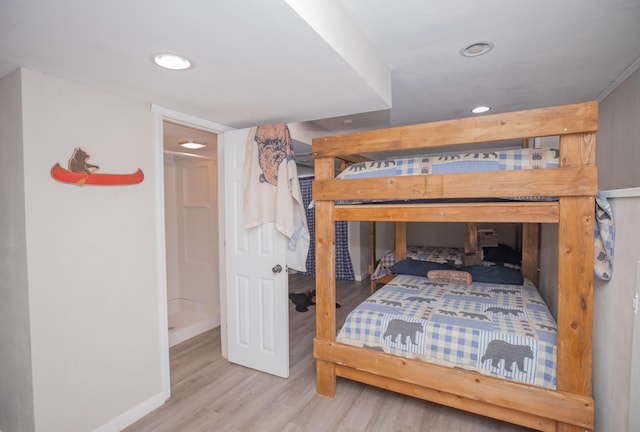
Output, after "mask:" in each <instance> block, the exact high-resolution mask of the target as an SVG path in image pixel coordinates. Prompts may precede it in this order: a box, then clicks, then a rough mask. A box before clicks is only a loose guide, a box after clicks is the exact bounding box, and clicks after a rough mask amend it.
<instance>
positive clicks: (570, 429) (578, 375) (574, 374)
mask: <svg viewBox="0 0 640 432" xmlns="http://www.w3.org/2000/svg"><path fill="white" fill-rule="evenodd" d="M595 152H596V150H595V132H592V133H585V134H572V135H564V136H562V137H561V138H560V155H561V165H562V166H566V167H569V166H595ZM594 208H595V198H594V197H593V196H576V197H561V198H560V203H559V224H558V237H559V241H558V255H559V257H558V258H559V262H558V358H557V363H558V368H557V377H558V380H557V388H558V390H562V391H566V392H570V393H574V394H579V395H584V396H587V397H591V396H592V394H591V392H592V388H591V374H592V364H591V361H592V358H591V356H592V321H593V232H594ZM583 430H584V428H580V427H577V426H573V425H568V424H560V425H559V426H558V431H559V432H578V431H580V432H582V431H583Z"/></svg>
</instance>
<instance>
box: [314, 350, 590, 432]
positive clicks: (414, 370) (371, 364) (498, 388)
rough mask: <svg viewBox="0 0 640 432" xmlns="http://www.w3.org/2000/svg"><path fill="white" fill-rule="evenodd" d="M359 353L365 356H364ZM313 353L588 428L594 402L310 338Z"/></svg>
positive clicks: (411, 383) (583, 397)
mask: <svg viewBox="0 0 640 432" xmlns="http://www.w3.org/2000/svg"><path fill="white" fill-rule="evenodd" d="M363 351H364V353H366V355H363V354H364V353H363ZM314 354H315V356H316V358H318V359H322V360H326V361H331V362H335V363H336V364H338V365H340V366H343V367H348V368H351V369H355V370H357V371H362V372H366V373H368V374H371V375H379V376H382V377H391V378H393V379H394V380H396V381H402V382H403V383H406V384H409V385H414V386H417V387H426V388H429V389H431V390H434V391H437V392H443V393H448V394H451V395H455V396H460V397H464V398H467V399H471V400H475V401H477V402H480V403H482V404H485V405H495V406H498V407H502V408H507V409H510V410H514V411H520V412H523V413H527V414H531V415H534V416H540V417H545V418H548V419H552V420H555V421H558V422H564V423H568V424H573V425H576V426H580V427H582V428H587V429H592V428H593V400H592V399H591V398H590V397H586V396H580V395H575V394H571V393H567V392H562V391H555V390H550V389H544V388H542V387H536V386H532V385H528V384H522V383H518V382H516V381H509V380H504V379H499V378H493V377H490V376H485V375H481V374H478V373H475V372H469V371H464V370H461V369H454V368H450V367H446V366H440V365H436V364H430V363H424V362H421V361H417V360H411V359H407V358H404V357H398V356H393V355H390V354H385V353H382V352H377V351H373V350H367V349H365V348H358V347H354V346H351V345H345V344H341V343H338V342H335V341H330V340H323V339H319V338H316V339H315V340H314ZM341 370H343V369H341ZM373 385H377V384H375V383H373ZM380 387H383V388H386V387H385V386H380ZM414 396H415V394H414ZM519 424H520V423H519Z"/></svg>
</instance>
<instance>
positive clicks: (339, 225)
mask: <svg viewBox="0 0 640 432" xmlns="http://www.w3.org/2000/svg"><path fill="white" fill-rule="evenodd" d="M313 179H314V177H302V178H300V189H301V191H302V202H303V204H304V208H305V212H306V214H307V225H308V227H309V236H310V237H311V245H309V254H308V255H307V272H306V273H302V274H304V275H309V276H315V274H316V213H315V209H313V208H311V209H310V208H309V203H311V195H312V184H313ZM336 279H339V280H355V274H354V272H353V265H352V264H351V256H350V255H349V228H348V225H347V222H346V221H338V222H336Z"/></svg>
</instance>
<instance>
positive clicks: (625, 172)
mask: <svg viewBox="0 0 640 432" xmlns="http://www.w3.org/2000/svg"><path fill="white" fill-rule="evenodd" d="M596 159H597V163H598V170H599V184H600V189H601V190H609V189H622V188H631V187H640V169H638V167H639V166H640V71H636V72H635V73H634V74H632V75H631V76H630V77H629V78H627V79H626V80H625V81H624V82H623V83H622V84H620V85H619V86H618V87H617V88H616V89H615V90H614V91H613V92H611V94H609V95H608V96H607V97H606V98H605V99H604V100H603V101H602V102H601V103H600V119H599V122H598V136H597V153H596Z"/></svg>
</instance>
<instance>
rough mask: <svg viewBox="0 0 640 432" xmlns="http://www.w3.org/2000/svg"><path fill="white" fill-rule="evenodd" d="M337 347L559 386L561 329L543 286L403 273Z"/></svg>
mask: <svg viewBox="0 0 640 432" xmlns="http://www.w3.org/2000/svg"><path fill="white" fill-rule="evenodd" d="M337 341H338V342H341V343H344V344H349V345H354V346H358V347H365V348H369V349H374V350H378V351H384V352H386V353H389V354H394V355H399V356H403V357H408V358H412V359H417V360H422V361H427V362H430V363H436V364H440V365H446V366H452V367H457V368H461V369H465V370H470V371H475V372H479V373H482V374H486V375H492V376H496V377H500V378H506V379H512V380H516V381H521V382H525V383H528V384H534V385H538V386H541V387H546V388H555V387H556V351H557V326H556V322H555V320H554V319H553V317H552V315H551V313H550V312H549V309H548V307H547V305H546V304H545V302H544V301H543V299H542V297H541V296H540V294H539V293H538V290H537V289H536V287H535V286H534V285H533V284H532V283H531V282H530V281H529V280H527V279H525V281H524V284H523V285H504V284H493V283H479V282H472V283H471V284H452V283H444V282H434V281H430V280H428V279H427V278H426V277H419V276H408V275H399V276H397V277H396V278H395V279H394V280H393V281H392V282H391V283H389V284H387V285H385V286H383V287H382V288H380V289H379V290H378V291H376V292H375V293H374V294H372V295H371V296H370V297H369V298H368V299H367V300H365V301H364V302H363V303H361V304H360V305H359V306H358V307H357V308H356V309H354V310H353V311H352V312H350V314H349V315H348V317H347V319H346V321H345V324H344V325H343V326H342V328H341V329H340V331H339V333H338V336H337Z"/></svg>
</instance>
